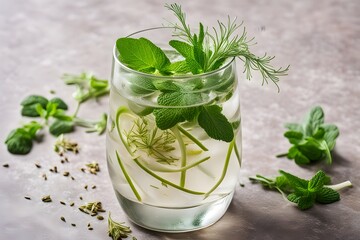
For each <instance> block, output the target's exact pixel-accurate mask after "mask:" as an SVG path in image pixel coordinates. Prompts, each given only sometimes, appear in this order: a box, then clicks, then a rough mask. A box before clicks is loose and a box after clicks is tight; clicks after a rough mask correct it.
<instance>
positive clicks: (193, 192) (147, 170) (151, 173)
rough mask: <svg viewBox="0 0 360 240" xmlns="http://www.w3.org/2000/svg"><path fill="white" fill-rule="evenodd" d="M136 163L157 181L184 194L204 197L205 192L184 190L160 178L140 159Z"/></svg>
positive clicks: (135, 160)
mask: <svg viewBox="0 0 360 240" xmlns="http://www.w3.org/2000/svg"><path fill="white" fill-rule="evenodd" d="M134 162H135V163H136V164H137V165H138V166H139V167H140V168H141V169H143V170H144V171H145V172H147V173H148V174H150V175H151V176H153V177H154V178H156V179H157V180H159V181H160V182H162V183H165V184H167V185H170V186H172V187H174V188H176V189H179V190H180V191H183V192H187V193H190V194H194V195H204V194H205V193H204V192H197V191H193V190H190V189H187V188H184V187H181V186H179V185H176V184H174V183H172V182H170V181H168V180H166V179H164V178H162V177H160V176H159V175H157V174H156V173H154V172H153V171H151V170H149V169H148V168H147V167H145V166H144V165H142V164H141V163H140V162H139V160H138V159H134Z"/></svg>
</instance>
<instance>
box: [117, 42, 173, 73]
mask: <svg viewBox="0 0 360 240" xmlns="http://www.w3.org/2000/svg"><path fill="white" fill-rule="evenodd" d="M116 47H117V50H118V51H119V59H120V61H121V62H122V63H124V64H125V65H127V66H128V67H130V68H132V69H134V70H138V71H142V72H147V73H155V70H158V71H159V72H161V71H163V69H166V67H167V66H168V65H170V60H169V59H168V58H167V57H166V55H165V53H164V52H163V51H162V50H161V49H160V48H159V47H157V46H156V45H155V44H153V43H152V42H151V41H149V40H147V39H146V38H140V39H135V38H119V39H118V40H117V41H116Z"/></svg>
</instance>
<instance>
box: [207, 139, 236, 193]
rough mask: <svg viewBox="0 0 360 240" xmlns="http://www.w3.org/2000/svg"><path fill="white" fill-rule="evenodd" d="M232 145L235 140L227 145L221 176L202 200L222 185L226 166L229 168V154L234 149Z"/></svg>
mask: <svg viewBox="0 0 360 240" xmlns="http://www.w3.org/2000/svg"><path fill="white" fill-rule="evenodd" d="M234 143H235V140H233V141H231V142H230V144H229V148H228V151H227V154H226V159H225V164H224V168H223V171H222V173H221V176H220V178H219V180H218V181H217V183H216V184H215V185H214V186H213V187H212V188H211V189H210V190H209V191H208V192H207V193H206V194H205V196H204V199H205V198H207V197H208V196H209V195H210V194H211V193H212V192H213V191H214V190H215V189H216V188H217V187H218V186H219V185H220V184H221V183H222V181H223V180H224V178H225V175H226V172H227V169H228V166H229V162H230V157H231V153H232V150H233V148H234Z"/></svg>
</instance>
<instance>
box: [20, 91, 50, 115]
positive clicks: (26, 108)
mask: <svg viewBox="0 0 360 240" xmlns="http://www.w3.org/2000/svg"><path fill="white" fill-rule="evenodd" d="M20 104H21V105H22V106H23V107H22V109H21V115H22V116H25V117H39V116H40V115H39V113H38V111H37V110H36V106H37V105H38V104H39V105H41V106H42V107H43V108H46V105H47V104H48V100H47V99H46V98H44V97H43V96H39V95H30V96H28V97H26V98H25V99H24V100H23V101H22V102H21V103H20Z"/></svg>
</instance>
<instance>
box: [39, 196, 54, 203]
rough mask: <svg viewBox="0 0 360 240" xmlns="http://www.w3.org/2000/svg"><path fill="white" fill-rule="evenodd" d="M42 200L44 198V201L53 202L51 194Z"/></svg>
mask: <svg viewBox="0 0 360 240" xmlns="http://www.w3.org/2000/svg"><path fill="white" fill-rule="evenodd" d="M41 200H42V201H43V202H51V201H52V200H51V197H50V195H47V196H44V197H42V199H41Z"/></svg>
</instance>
